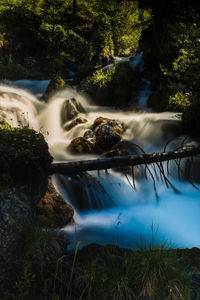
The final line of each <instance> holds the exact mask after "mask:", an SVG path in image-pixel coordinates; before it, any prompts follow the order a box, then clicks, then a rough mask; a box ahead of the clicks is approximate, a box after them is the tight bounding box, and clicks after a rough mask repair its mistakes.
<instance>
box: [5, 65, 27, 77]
mask: <svg viewBox="0 0 200 300" xmlns="http://www.w3.org/2000/svg"><path fill="white" fill-rule="evenodd" d="M26 76H27V71H26V70H25V68H24V67H22V65H20V64H17V63H7V64H5V63H2V62H0V79H11V80H17V79H22V78H26Z"/></svg>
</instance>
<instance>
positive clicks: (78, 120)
mask: <svg viewBox="0 0 200 300" xmlns="http://www.w3.org/2000/svg"><path fill="white" fill-rule="evenodd" d="M84 123H87V120H86V119H84V118H82V117H78V118H76V119H75V120H73V121H71V122H70V123H67V124H65V126H64V129H65V130H70V129H72V128H73V127H75V126H76V125H78V124H84Z"/></svg>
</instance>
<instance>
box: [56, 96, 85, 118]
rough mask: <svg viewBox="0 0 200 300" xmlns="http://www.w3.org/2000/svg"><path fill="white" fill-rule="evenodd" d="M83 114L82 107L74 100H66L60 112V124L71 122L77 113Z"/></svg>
mask: <svg viewBox="0 0 200 300" xmlns="http://www.w3.org/2000/svg"><path fill="white" fill-rule="evenodd" d="M84 112H85V110H84V108H83V106H82V105H81V104H80V102H79V101H77V100H76V99H75V98H71V99H66V101H65V102H64V103H63V107H62V110H61V122H62V124H64V123H66V122H68V121H71V120H73V119H74V118H76V117H77V116H78V114H79V113H84Z"/></svg>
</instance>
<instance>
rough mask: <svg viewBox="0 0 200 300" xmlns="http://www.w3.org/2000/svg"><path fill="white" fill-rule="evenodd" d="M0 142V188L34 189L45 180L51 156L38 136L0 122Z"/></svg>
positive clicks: (32, 132) (26, 129)
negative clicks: (17, 186)
mask: <svg viewBox="0 0 200 300" xmlns="http://www.w3.org/2000/svg"><path fill="white" fill-rule="evenodd" d="M0 139H1V144H0V178H1V185H3V184H8V185H9V184H12V185H26V184H32V185H33V186H35V185H37V184H39V185H40V184H41V183H43V182H44V181H46V177H47V175H48V170H49V167H50V163H51V162H52V157H51V156H50V154H49V152H48V145H47V143H46V142H45V140H44V138H43V136H42V134H40V133H37V132H35V131H34V130H32V129H29V128H26V127H24V128H11V127H10V126H9V125H7V124H4V123H2V122H1V127H0Z"/></svg>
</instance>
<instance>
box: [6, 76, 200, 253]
mask: <svg viewBox="0 0 200 300" xmlns="http://www.w3.org/2000/svg"><path fill="white" fill-rule="evenodd" d="M48 82H49V81H48V80H47V81H36V80H35V81H29V80H21V81H17V82H11V81H6V82H4V84H1V85H0V121H1V120H6V121H7V122H8V123H10V124H11V125H13V126H24V125H28V126H29V127H30V128H34V129H35V130H37V131H40V132H42V133H43V134H44V136H45V139H46V140H47V142H48V144H49V150H50V153H51V154H52V156H53V157H54V161H71V160H81V159H94V158H97V157H98V156H97V155H84V154H82V155H73V154H71V152H70V151H69V150H68V145H69V143H70V142H71V140H72V139H73V138H74V137H78V136H82V135H83V134H84V132H85V131H86V130H87V129H88V128H90V126H91V125H92V123H93V122H94V120H95V119H96V118H97V117H99V116H102V117H106V118H111V119H116V120H120V121H122V122H123V123H124V124H125V127H126V130H125V132H124V134H123V139H124V141H126V142H128V143H130V142H134V143H137V144H138V145H140V146H141V147H142V148H143V149H144V151H145V152H147V153H150V152H157V151H163V149H164V147H165V145H166V143H167V142H168V141H171V142H170V143H169V145H168V146H167V150H172V149H175V148H176V147H177V146H178V145H179V144H180V143H181V141H182V140H183V138H184V137H183V132H182V126H181V120H180V114H178V113H172V112H163V113H153V112H151V111H148V110H147V109H146V106H147V100H148V97H149V95H150V93H151V91H150V84H149V82H148V80H146V79H144V87H143V89H142V90H141V91H139V92H138V95H137V97H136V99H137V107H138V110H137V111H136V110H129V111H128V112H127V111H126V112H125V111H122V110H121V111H120V110H116V109H114V108H113V107H100V106H97V105H94V104H93V103H92V101H91V100H90V99H88V98H87V96H86V95H84V94H81V93H80V92H77V91H76V90H75V89H73V88H66V89H64V90H62V91H59V92H57V93H55V94H54V95H52V96H51V97H50V98H49V99H48V101H47V102H44V101H42V100H41V99H40V97H41V95H42V94H43V93H44V91H45V89H46V87H47V85H48ZM71 98H75V99H76V100H77V101H79V102H80V103H81V104H82V106H83V107H84V111H85V112H82V113H80V116H82V117H83V118H85V119H87V123H84V124H79V125H77V126H75V127H74V128H72V129H71V130H68V131H66V130H65V129H64V124H63V123H62V118H61V115H62V110H63V107H64V106H63V105H64V103H65V101H66V99H71ZM197 163H198V161H197ZM182 166H183V169H184V167H185V166H184V162H183V164H182ZM196 166H197V164H196ZM165 168H166V166H165ZM141 172H142V171H141V170H140V169H138V176H136V189H134V187H133V186H131V184H130V182H131V176H130V178H129V180H130V182H129V181H128V180H127V176H125V175H124V174H123V173H120V172H116V171H113V170H112V171H109V173H108V174H107V173H105V172H104V171H101V173H100V176H98V174H97V172H91V173H90V177H89V179H87V180H86V179H84V178H83V180H80V182H79V183H78V186H79V191H78V190H76V189H77V182H76V180H74V179H71V178H67V177H63V176H53V178H52V180H53V182H54V184H55V186H56V187H57V189H58V190H59V191H60V192H61V193H62V194H63V196H64V197H65V199H66V201H68V202H69V203H71V204H72V206H74V208H75V223H74V224H71V225H68V226H66V227H65V228H63V229H62V230H63V231H64V232H65V233H66V237H67V238H69V239H70V240H71V247H74V246H75V245H76V243H77V242H78V241H81V242H82V245H85V244H88V243H100V244H105V243H106V244H107V243H109V244H110V243H112V244H117V245H119V246H123V247H134V248H135V247H138V246H139V245H140V243H141V242H142V243H147V242H149V241H151V238H152V231H153V232H154V233H155V234H156V239H157V240H159V241H166V243H168V244H173V245H174V246H175V247H182V248H184V247H194V246H199V244H200V240H199V235H200V192H199V191H198V190H196V189H195V188H194V187H193V186H192V185H191V184H190V183H188V182H187V181H183V180H179V174H178V172H177V167H176V165H175V164H174V163H170V176H169V179H170V181H171V182H172V183H173V185H174V186H175V188H176V189H177V190H178V193H175V192H174V190H173V189H172V188H170V186H169V187H167V186H166V184H165V182H163V181H162V180H161V179H162V178H161V177H160V175H159V172H158V170H157V175H158V176H157V175H156V174H155V173H154V174H155V178H156V177H159V178H157V179H156V189H157V194H158V197H156V194H155V190H154V187H153V181H152V178H151V176H150V175H147V178H145V176H144V175H142V176H141ZM152 172H154V170H153V169H152ZM197 176H198V175H197ZM197 179H198V178H197ZM80 188H81V191H84V196H83V192H82V193H80ZM81 208H82V209H81ZM83 208H84V209H83Z"/></svg>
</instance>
